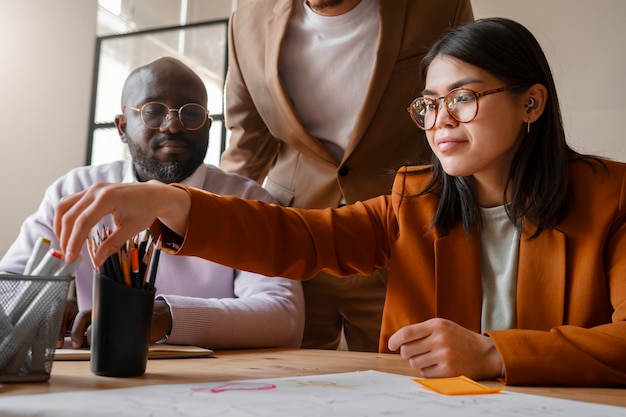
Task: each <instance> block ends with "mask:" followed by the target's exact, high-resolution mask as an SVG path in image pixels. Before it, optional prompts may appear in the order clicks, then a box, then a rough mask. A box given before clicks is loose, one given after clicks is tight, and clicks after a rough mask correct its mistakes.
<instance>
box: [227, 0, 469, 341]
mask: <svg viewBox="0 0 626 417" xmlns="http://www.w3.org/2000/svg"><path fill="white" fill-rule="evenodd" d="M471 20H473V12H472V7H471V4H470V1H469V0H437V1H428V0H255V1H253V2H251V3H250V4H247V5H245V6H243V7H241V8H239V9H237V10H236V11H235V12H234V13H233V14H232V16H231V20H230V27H229V71H228V76H227V79H226V99H225V100H226V110H225V113H226V125H227V127H228V128H229V129H230V131H231V137H230V142H229V147H228V148H227V149H226V151H225V152H224V154H223V156H222V160H221V164H220V167H221V168H222V169H224V170H225V171H230V172H236V173H238V174H242V175H244V176H247V177H250V178H252V179H254V180H256V181H258V182H261V183H263V182H264V184H265V188H266V189H267V190H268V191H269V192H270V193H271V194H272V195H273V196H274V197H275V198H276V199H277V200H278V201H279V202H280V203H281V204H282V205H285V206H293V207H304V208H324V207H337V206H340V205H343V204H350V203H354V202H355V201H361V200H365V199H368V198H371V197H374V196H377V195H381V194H388V193H390V191H391V185H392V182H393V178H394V175H393V174H394V173H395V172H396V170H397V169H398V167H400V166H401V165H403V164H405V163H407V162H408V161H411V162H415V161H419V160H422V161H429V160H430V150H429V149H428V146H427V144H426V142H425V140H424V136H423V133H422V132H420V131H419V129H417V128H416V127H415V125H413V123H412V122H411V120H410V118H409V117H408V116H407V115H406V108H407V106H408V105H409V104H410V103H411V101H412V100H413V98H414V97H416V96H418V95H420V92H421V90H422V89H423V80H422V79H420V78H419V77H418V66H419V63H420V61H421V60H422V58H423V56H424V55H425V54H426V52H427V50H428V48H429V47H430V46H431V44H433V43H434V41H435V40H436V39H437V38H439V36H441V34H442V33H443V32H444V31H445V30H447V29H448V28H451V27H455V26H458V25H460V24H462V23H464V22H467V21H471ZM294 245H297V242H294ZM277 256H280V254H277ZM385 287H386V271H377V273H375V274H374V275H372V276H354V277H352V278H350V279H341V280H338V279H336V277H334V276H332V275H328V274H326V273H320V274H319V275H317V276H316V277H314V278H313V279H311V280H308V281H305V282H303V289H304V294H305V304H306V324H305V331H304V338H303V342H302V347H305V348H323V349H336V348H339V347H340V340H341V333H342V330H343V333H344V334H345V340H346V343H347V346H348V348H349V349H350V350H357V351H377V349H378V341H379V335H380V325H381V317H382V310H383V304H384V300H385V290H386V288H385Z"/></svg>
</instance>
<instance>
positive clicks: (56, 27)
mask: <svg viewBox="0 0 626 417" xmlns="http://www.w3.org/2000/svg"><path fill="white" fill-rule="evenodd" d="M251 1H254V0H238V5H239V6H242V5H244V4H245V3H248V2H251ZM380 1H392V0H380ZM96 3H97V1H96V0H54V1H50V0H23V1H14V0H0V5H1V6H2V8H1V10H2V11H1V12H0V54H1V55H0V56H2V65H0V97H1V98H2V99H1V100H0V122H1V123H0V126H2V128H3V129H2V132H1V134H0V144H1V147H0V149H1V151H0V152H1V153H0V155H1V157H2V162H1V163H0V176H1V177H0V178H2V183H1V185H0V187H1V188H0V195H2V197H3V204H2V209H1V210H2V211H0V214H1V216H0V255H2V254H3V253H4V252H5V251H6V250H7V249H8V247H9V245H10V244H11V242H12V241H13V240H14V239H15V236H16V235H17V233H18V231H19V226H20V224H21V222H22V221H23V220H24V218H25V217H26V216H27V215H28V214H30V213H32V212H33V211H34V210H35V209H36V208H37V205H38V204H39V201H40V200H41V197H42V195H43V191H44V189H45V187H46V186H47V185H48V184H49V183H50V182H51V181H52V180H54V179H55V178H57V177H59V176H60V175H62V174H63V173H65V172H66V171H67V170H69V169H70V168H72V167H76V166H79V165H82V164H83V163H84V160H85V152H86V143H87V138H86V135H87V125H88V118H89V102H90V94H91V75H92V74H91V72H92V64H93V53H94V51H93V47H94V42H95V36H96V35H95V33H96V10H97V4H96ZM472 4H473V6H474V11H475V14H476V17H479V18H480V17H487V16H504V17H509V18H512V19H515V20H517V21H519V22H521V23H523V24H525V25H526V26H527V27H528V28H529V29H530V30H531V31H532V32H533V33H534V34H535V35H536V36H537V38H538V39H539V42H540V43H541V44H542V46H543V48H544V50H545V52H546V54H547V55H548V59H549V60H550V62H551V65H552V70H553V72H554V75H555V77H556V78H557V88H558V91H559V96H560V100H561V104H562V107H563V116H564V120H565V124H566V129H567V131H568V134H569V136H570V143H572V145H573V146H574V147H576V148H577V149H579V150H582V151H584V152H591V153H597V154H600V155H604V156H608V157H612V158H614V159H618V160H624V161H626V146H624V145H623V142H624V140H623V138H622V136H621V134H622V132H621V130H622V129H621V127H620V126H619V124H618V123H619V122H620V121H623V120H626V104H625V103H624V101H623V100H622V98H623V97H626V80H625V79H624V76H623V74H626V27H624V25H622V22H621V21H620V20H621V18H622V17H623V16H626V2H624V1H623V0H594V1H592V0H523V1H522V0H473V1H472ZM30 109H36V110H35V111H30ZM33 115H34V116H33Z"/></svg>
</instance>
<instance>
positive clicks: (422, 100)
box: [407, 86, 518, 130]
mask: <svg viewBox="0 0 626 417" xmlns="http://www.w3.org/2000/svg"><path fill="white" fill-rule="evenodd" d="M514 88H518V87H507V86H505V87H500V88H494V89H492V90H487V91H483V92H480V93H479V92H476V91H474V90H472V89H469V88H465V87H461V88H455V89H454V90H451V91H450V92H449V93H448V94H446V95H445V96H443V97H439V98H435V99H433V98H429V97H418V98H416V99H415V100H413V102H412V103H411V105H410V106H409V107H408V108H407V111H408V112H409V114H410V115H411V119H413V122H414V123H415V124H416V125H417V127H419V128H420V129H423V130H430V129H432V128H433V127H434V126H435V122H436V121H437V115H438V112H439V104H437V102H438V101H439V100H443V102H444V104H445V108H446V110H447V111H448V114H449V115H450V116H451V117H452V118H453V119H454V120H456V121H458V122H460V123H468V122H471V121H472V120H474V118H475V117H476V115H477V114H478V99H479V98H480V97H484V96H487V95H489V94H495V93H500V92H502V91H507V90H512V89H514Z"/></svg>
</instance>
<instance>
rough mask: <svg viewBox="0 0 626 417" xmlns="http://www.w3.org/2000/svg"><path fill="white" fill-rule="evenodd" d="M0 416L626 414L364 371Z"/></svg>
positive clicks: (27, 404)
mask: <svg viewBox="0 0 626 417" xmlns="http://www.w3.org/2000/svg"><path fill="white" fill-rule="evenodd" d="M208 372H210V370H209V371H208ZM52 378H54V374H53V375H52ZM1 392H2V389H1V388H0V393H1ZM0 415H2V416H6V415H11V416H13V415H19V416H29V415H30V416H59V417H74V416H84V415H88V416H90V417H95V416H115V417H119V416H124V417H134V416H155V417H158V416H167V417H173V416H187V417H194V416H203V417H207V416H229V417H231V416H245V417H250V416H261V417H263V416H267V417H282V416H290V417H291V416H324V417H327V416H328V417H336V416H385V415H387V416H411V417H421V416H423V417H427V416H428V417H430V416H437V417H452V416H454V417H456V416H463V417H473V416H481V417H485V416H493V417H496V416H497V417H522V416H532V417H546V416H547V417H572V416H576V417H584V416H588V417H623V416H624V415H626V408H624V407H616V406H609V405H601V404H593V403H586V402H579V401H571V400H563V399H558V398H551V397H542V396H537V395H528V394H520V393H514V392H507V391H503V392H500V393H497V394H486V395H466V396H457V395H455V396H446V395H441V394H437V393H434V392H431V391H429V390H427V389H425V388H423V387H421V386H420V385H419V384H417V383H416V382H414V381H412V380H411V377H408V376H402V375H395V374H389V373H384V372H378V371H360V372H348V373H340V374H328V375H314V376H302V377H287V378H272V379H256V380H246V381H226V382H210V383H195V384H176V385H171V384H170V385H152V386H143V387H136V388H122V389H111V390H99V391H82V392H72V393H58V394H37V395H17V396H7V397H2V396H0Z"/></svg>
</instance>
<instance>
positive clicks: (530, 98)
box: [524, 84, 548, 123]
mask: <svg viewBox="0 0 626 417" xmlns="http://www.w3.org/2000/svg"><path fill="white" fill-rule="evenodd" d="M524 97H526V102H525V103H524V107H525V109H526V113H527V115H528V116H527V117H528V119H527V120H526V122H527V123H533V122H535V121H537V119H539V117H540V116H541V115H542V114H543V111H544V110H545V108H546V102H547V101H548V89H547V88H546V87H545V86H544V85H543V84H533V85H532V86H531V87H530V88H529V89H528V91H527V92H526V94H524Z"/></svg>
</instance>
